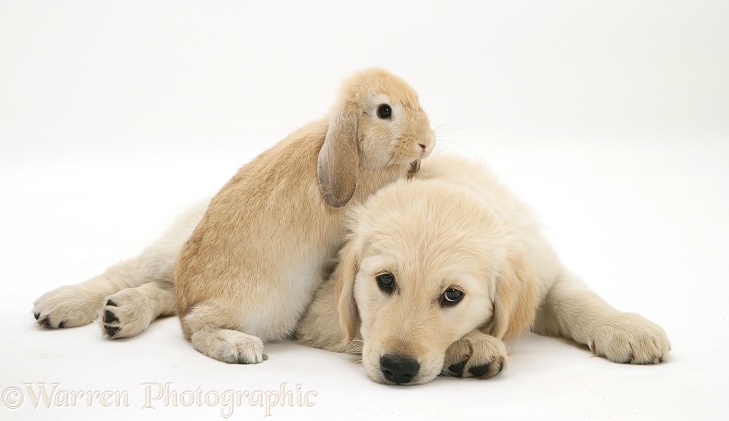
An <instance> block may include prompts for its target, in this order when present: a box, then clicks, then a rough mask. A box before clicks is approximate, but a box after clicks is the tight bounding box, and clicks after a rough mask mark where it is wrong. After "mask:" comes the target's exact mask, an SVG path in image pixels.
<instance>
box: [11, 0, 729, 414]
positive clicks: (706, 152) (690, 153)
mask: <svg viewBox="0 0 729 421" xmlns="http://www.w3.org/2000/svg"><path fill="white" fill-rule="evenodd" d="M727 22H729V3H727V2H725V1H684V2H676V1H612V2H596V1H595V2H593V1H550V2H543V1H519V2H487V1H474V2H457V1H449V2H438V3H434V2H424V1H418V2H416V1H411V2H385V1H366V2H335V1H331V2H327V1H308V2H280V1H270V2H253V1H223V2H221V1H206V2H188V1H174V2H159V1H124V2H118V1H117V2H108V1H55V2H36V1H6V0H0V200H2V203H0V239H1V241H0V256H2V258H1V259H2V260H1V261H0V283H2V294H0V300H1V301H0V318H2V322H1V323H0V326H1V329H2V331H1V332H0V335H1V337H2V341H3V346H2V347H1V348H0V377H1V380H0V392H3V399H4V400H3V401H2V402H1V403H0V418H2V419H24V420H27V419H49V418H68V419H91V418H93V419H127V418H130V417H132V418H138V419H141V418H155V419H157V418H159V419H162V418H173V417H174V418H175V419H177V418H188V417H189V418H203V419H218V418H220V416H221V414H220V410H221V407H220V406H215V407H209V406H207V405H203V406H201V407H197V406H193V407H183V406H182V404H178V405H177V406H175V405H174V404H173V403H169V404H167V405H165V403H164V402H160V401H158V402H155V403H154V406H155V407H156V409H144V410H142V407H143V406H144V404H145V396H144V388H143V386H142V384H144V383H157V384H166V383H171V388H172V390H175V391H177V392H178V393H182V392H184V391H185V390H189V391H195V390H197V389H198V388H199V389H200V390H201V391H203V392H204V393H207V392H210V393H213V394H215V393H218V394H222V393H224V392H225V391H227V390H241V391H244V390H247V391H256V390H260V391H266V390H277V389H280V387H281V385H282V384H283V383H287V386H286V387H288V390H294V391H295V390H297V389H296V385H301V390H302V391H303V392H306V391H316V393H317V395H316V398H315V399H314V402H315V403H316V405H315V406H313V407H298V406H295V407H292V408H288V407H284V408H280V407H277V408H273V409H272V416H273V418H274V419H335V418H337V419H372V418H375V417H376V418H377V419H383V420H384V419H395V418H396V419H408V418H413V419H470V418H478V419H530V420H531V419H548V420H551V419H587V418H592V419H627V418H630V419H723V418H724V417H726V414H727V413H729V412H728V411H729V404H727V399H726V393H727V391H728V390H729V380H728V379H729V369H727V364H726V359H725V358H723V357H722V356H723V354H725V353H726V349H727V347H729V326H727V316H726V315H727V310H726V303H727V299H729V291H728V290H729V287H728V286H727V285H728V284H729V282H728V280H727V272H728V269H729V222H727V215H729V24H727ZM374 65H376V66H382V67H385V68H387V69H389V70H391V71H392V72H394V73H396V74H398V75H400V76H402V77H403V78H404V79H406V80H408V81H409V82H411V83H412V84H413V86H414V87H415V88H416V89H417V90H418V91H419V93H420V96H421V102H422V104H423V106H424V107H425V109H426V110H427V111H428V113H429V115H430V118H431V121H432V123H433V126H434V127H438V129H437V134H438V141H439V146H438V153H448V152H454V153H460V154H466V155H469V156H473V157H475V158H478V159H484V160H485V161H487V162H488V163H489V165H490V167H491V168H492V169H493V170H494V171H496V172H497V173H498V174H499V175H500V176H501V178H502V180H503V181H504V182H505V183H506V184H507V185H509V186H511V187H512V188H513V190H514V191H515V192H516V193H518V194H519V195H520V196H521V197H523V198H524V199H525V200H526V201H528V202H529V203H531V204H532V205H533V206H534V207H535V208H536V209H537V211H538V212H539V213H540V214H541V216H542V218H543V220H544V222H545V225H546V226H547V227H548V228H549V230H548V233H549V236H550V238H551V240H552V242H553V244H554V245H555V247H556V248H557V250H558V252H559V253H560V255H561V257H562V258H563V260H564V261H565V262H566V263H567V265H568V266H570V267H571V268H572V269H574V270H575V271H576V272H577V273H579V274H581V275H582V276H583V277H584V278H585V280H586V281H587V282H588V283H589V284H590V285H591V286H592V287H593V288H594V289H595V290H596V291H597V292H598V293H600V294H601V295H602V296H603V297H604V298H606V300H608V301H609V302H610V303H612V304H613V305H614V306H616V307H618V308H619V309H623V310H626V311H636V312H639V313H641V314H643V315H644V316H646V317H648V318H649V319H651V320H653V321H655V322H657V323H659V324H661V325H662V326H663V327H664V328H665V329H666V331H667V332H668V335H669V338H670V339H671V342H672V346H673V351H672V355H671V358H670V360H669V361H667V362H666V363H664V364H662V365H659V366H647V367H640V366H623V365H617V364H612V363H609V362H607V361H605V360H603V359H600V358H594V357H591V356H590V353H589V351H587V350H585V349H582V348H579V347H576V346H575V345H574V344H572V343H570V342H568V341H564V340H559V339H553V338H543V337H538V336H535V335H526V336H525V337H523V338H521V339H520V340H518V341H516V342H514V343H513V344H512V346H511V351H512V353H511V356H510V359H509V361H508V368H507V369H506V370H505V371H504V372H503V373H502V374H501V375H500V376H498V377H497V378H495V379H493V380H488V381H474V380H459V379H447V378H437V379H436V380H435V381H433V382H432V383H429V384H427V385H423V386H416V387H388V386H382V385H378V384H375V383H373V382H371V381H370V380H369V379H368V378H367V377H366V375H365V372H364V369H363V368H362V367H361V366H360V365H358V364H356V363H354V362H353V358H352V357H350V356H347V355H340V354H334V353H329V352H326V351H321V350H313V349H308V348H304V347H301V346H299V345H296V344H293V343H283V344H274V345H270V346H268V347H267V350H266V352H267V354H268V355H269V357H270V359H269V360H268V361H266V362H265V363H263V364H260V365H256V366H234V365H226V364H223V363H219V362H216V361H213V360H211V359H209V358H207V357H204V356H203V355H201V354H198V353H197V352H196V351H194V350H193V349H192V347H191V346H190V345H189V344H188V343H186V342H185V341H184V340H183V338H182V335H181V333H180V330H179V326H178V324H177V321H176V320H175V319H174V318H170V319H166V320H162V321H160V322H157V323H155V324H153V326H152V327H151V328H150V329H149V330H148V331H147V332H145V333H144V334H142V335H141V336H139V337H137V338H133V339H130V340H121V341H109V340H106V339H103V338H102V337H101V330H100V329H99V327H98V326H97V325H96V324H94V325H90V326H87V327H83V328H77V329H67V330H59V331H48V330H43V329H40V328H38V327H36V326H35V324H34V320H33V317H32V313H31V308H32V304H31V303H32V301H33V300H34V299H35V298H37V297H38V296H40V295H41V294H42V293H43V292H45V291H47V290H49V289H52V288H55V287H57V286H60V285H63V284H68V283H75V282H79V281H82V280H84V279H87V278H89V277H91V276H93V275H95V274H97V273H99V272H101V271H102V270H104V269H105V268H106V267H107V266H109V265H110V264H112V263H115V262H116V261H118V260H120V259H122V258H126V257H131V256H133V255H134V254H136V253H138V252H140V251H141V250H142V249H143V248H144V247H145V246H146V245H148V244H149V243H150V242H151V241H152V240H153V239H154V238H155V237H156V236H157V235H159V234H160V233H161V232H162V231H163V230H164V228H165V227H166V226H167V224H169V223H170V222H171V221H172V219H173V218H174V217H175V215H177V214H179V213H180V212H182V211H183V210H184V209H185V208H186V206H187V205H188V204H190V203H193V202H195V201H197V200H198V199H200V198H202V197H205V196H207V195H210V194H213V193H214V192H215V191H217V189H218V188H220V187H221V186H222V184H223V183H224V182H225V181H226V180H227V179H228V178H229V177H230V176H231V175H232V174H233V173H234V172H235V171H236V170H237V168H238V167H239V166H240V165H242V164H244V163H245V162H247V161H248V160H250V159H252V158H253V157H254V156H256V155H257V154H258V153H259V152H261V151H263V150H264V149H266V148H268V147H270V146H271V145H273V144H274V143H275V142H276V141H278V140H280V139H282V138H283V137H284V136H285V135H286V134H288V133H289V132H291V131H293V130H295V129H296V128H297V127H299V126H301V125H303V124H304V123H306V122H308V121H310V120H312V119H315V118H318V117H320V116H321V115H323V114H324V112H325V111H326V110H327V109H328V107H329V105H330V104H331V102H332V101H333V100H334V98H335V95H336V91H337V88H338V85H339V83H340V82H341V80H342V79H344V78H345V77H347V76H348V75H349V74H350V73H352V72H354V71H357V70H360V69H363V68H366V67H370V66H374ZM53 382H56V383H60V386H59V389H62V390H66V391H105V390H112V391H126V392H127V393H128V394H129V398H130V406H129V407H121V408H104V407H102V406H101V405H100V404H98V403H96V404H94V405H92V407H91V408H89V407H88V406H87V405H86V404H85V402H80V403H78V404H76V405H71V407H66V408H64V407H60V408H59V407H57V406H59V405H52V406H56V408H52V409H50V410H48V409H46V408H44V407H43V405H42V404H41V407H40V408H38V409H34V408H33V405H32V402H31V397H30V396H29V394H28V392H27V390H25V389H24V387H25V386H24V384H26V383H49V384H50V383H53ZM14 387H20V388H21V390H22V391H23V397H24V398H25V402H24V404H23V406H22V408H20V409H19V410H16V411H10V410H8V406H10V405H11V404H12V403H13V402H16V401H13V396H11V395H12V393H14V391H15V389H12V388H14ZM233 415H234V419H262V418H264V415H265V410H264V408H260V407H253V408H251V407H248V406H247V405H246V404H244V405H243V406H242V407H238V408H235V410H234V412H233ZM49 416H50V417H49Z"/></svg>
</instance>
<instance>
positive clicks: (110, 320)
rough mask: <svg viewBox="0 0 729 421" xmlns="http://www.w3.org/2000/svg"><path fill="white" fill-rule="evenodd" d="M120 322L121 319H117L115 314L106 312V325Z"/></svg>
mask: <svg viewBox="0 0 729 421" xmlns="http://www.w3.org/2000/svg"><path fill="white" fill-rule="evenodd" d="M118 321H119V319H117V318H116V316H115V315H114V313H112V312H111V311H109V310H106V311H104V323H113V322H118Z"/></svg>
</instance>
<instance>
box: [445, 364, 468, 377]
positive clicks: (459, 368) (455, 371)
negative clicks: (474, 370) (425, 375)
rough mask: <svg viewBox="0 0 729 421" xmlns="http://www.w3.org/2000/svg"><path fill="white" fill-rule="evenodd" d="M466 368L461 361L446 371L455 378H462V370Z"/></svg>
mask: <svg viewBox="0 0 729 421" xmlns="http://www.w3.org/2000/svg"><path fill="white" fill-rule="evenodd" d="M465 368H466V362H465V361H461V362H460V363H456V364H452V365H450V366H448V371H450V372H451V373H453V374H455V376H456V377H463V370H464V369H465Z"/></svg>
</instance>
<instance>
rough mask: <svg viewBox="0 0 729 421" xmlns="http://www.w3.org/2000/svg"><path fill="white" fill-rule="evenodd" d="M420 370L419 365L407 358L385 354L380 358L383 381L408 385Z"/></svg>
mask: <svg viewBox="0 0 729 421" xmlns="http://www.w3.org/2000/svg"><path fill="white" fill-rule="evenodd" d="M418 370H420V363H418V362H417V361H416V360H414V359H412V358H408V357H401V356H398V355H392V354H385V355H383V356H382V357H380V371H382V375H383V376H385V379H387V380H388V381H391V382H393V383H397V384H404V383H410V382H411V381H412V380H413V378H414V377H415V375H416V374H418Z"/></svg>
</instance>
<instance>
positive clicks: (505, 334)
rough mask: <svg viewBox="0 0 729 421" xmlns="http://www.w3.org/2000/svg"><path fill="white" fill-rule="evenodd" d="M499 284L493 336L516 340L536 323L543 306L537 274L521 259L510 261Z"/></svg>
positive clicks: (492, 326)
mask: <svg viewBox="0 0 729 421" xmlns="http://www.w3.org/2000/svg"><path fill="white" fill-rule="evenodd" d="M496 282H497V283H496V298H495V300H494V315H493V320H492V322H491V329H490V330H491V331H490V334H491V335H493V336H495V337H497V338H500V339H502V340H509V339H513V338H515V337H516V336H518V335H519V334H520V333H522V332H524V331H525V330H528V329H529V328H531V326H532V323H534V318H535V316H536V312H537V307H538V306H539V289H538V287H537V277H536V273H535V272H534V269H533V268H532V267H531V265H529V264H528V263H527V262H526V259H525V258H524V257H523V256H519V257H515V258H511V259H509V260H508V262H507V264H506V266H505V268H504V269H503V271H502V272H501V274H500V276H499V278H498V279H497V281H496Z"/></svg>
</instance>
